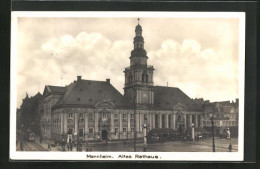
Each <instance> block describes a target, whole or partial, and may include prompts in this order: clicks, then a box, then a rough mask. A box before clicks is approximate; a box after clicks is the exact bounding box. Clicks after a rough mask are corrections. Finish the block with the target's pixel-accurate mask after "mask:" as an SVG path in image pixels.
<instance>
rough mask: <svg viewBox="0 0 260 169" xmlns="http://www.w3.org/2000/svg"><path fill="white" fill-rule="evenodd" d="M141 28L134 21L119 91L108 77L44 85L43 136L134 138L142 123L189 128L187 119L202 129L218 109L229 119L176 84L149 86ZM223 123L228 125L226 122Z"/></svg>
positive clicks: (235, 107)
mask: <svg viewBox="0 0 260 169" xmlns="http://www.w3.org/2000/svg"><path fill="white" fill-rule="evenodd" d="M142 31H143V30H142V27H141V25H139V23H138V25H137V26H136V28H135V37H134V41H133V44H134V45H133V46H134V49H133V50H132V51H131V56H130V66H129V67H127V68H125V70H124V71H123V72H124V75H125V86H124V95H122V94H121V93H120V92H119V91H118V90H117V89H116V88H115V87H114V86H113V85H112V84H111V83H110V79H106V81H93V80H84V79H82V78H81V76H78V77H77V80H75V81H74V82H72V83H71V84H69V85H68V86H65V87H60V86H49V85H46V86H45V89H44V93H43V98H44V99H43V110H44V111H43V113H42V118H41V129H42V133H43V136H44V138H46V139H53V140H57V141H61V140H62V139H66V140H67V141H72V140H73V139H75V137H77V139H80V140H82V141H88V140H98V139H108V140H115V139H133V138H134V130H135V129H136V132H137V138H140V137H143V125H144V124H147V126H148V128H147V130H148V131H149V130H152V129H154V128H171V129H173V130H178V129H180V127H183V128H184V129H188V128H191V126H192V124H194V126H195V128H207V127H209V123H208V121H209V116H212V115H213V114H217V113H218V114H226V115H225V116H224V115H223V116H222V115H221V116H219V121H221V118H224V119H225V120H224V121H229V120H228V119H230V118H231V117H228V116H229V115H227V114H230V112H226V113H224V111H222V109H217V110H218V111H216V108H215V107H216V104H215V103H210V102H208V101H204V100H203V99H191V98H190V97H189V96H187V95H186V94H185V93H184V92H182V91H181V90H180V89H179V88H176V87H165V86H154V82H153V72H154V71H155V69H154V67H153V66H150V65H147V59H148V56H147V52H146V51H145V48H144V38H143V36H142ZM237 103H238V102H237ZM218 105H222V104H218ZM231 107H232V108H233V109H232V108H230V109H229V110H230V111H231V109H232V111H233V112H234V113H235V114H236V116H235V117H236V118H235V120H234V121H236V122H235V124H234V126H238V118H237V117H238V104H232V105H231ZM222 108H223V106H222ZM226 109H228V108H226ZM226 109H225V110H226ZM223 110H224V109H223ZM135 111H136V113H135ZM227 111H228V110H227ZM134 115H136V116H135V117H134ZM135 118H136V123H134V119H135ZM134 124H135V125H136V126H134ZM225 124H226V127H227V126H229V122H227V123H225ZM232 124H233V123H231V125H232ZM223 126H224V125H223Z"/></svg>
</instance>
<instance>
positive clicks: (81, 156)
mask: <svg viewBox="0 0 260 169" xmlns="http://www.w3.org/2000/svg"><path fill="white" fill-rule="evenodd" d="M18 17H30V18H32V17H45V18H46V17H91V18H93V17H96V18H99V17H103V18H106V17H107V18H109V17H114V18H115V17H116V18H123V17H128V18H138V17H143V18H145V17H146V18H147V17H149V18H169V17H174V18H238V19H239V137H238V152H232V153H230V152H215V153H213V152H17V151H16V107H17V105H16V100H17V98H16V94H17V88H16V87H17V81H16V79H17V63H16V55H17V53H16V52H17V50H16V49H17V31H18V29H17V18H18ZM11 18H12V19H11V70H10V71H11V78H10V80H11V82H10V84H11V86H10V95H11V96H10V98H11V100H10V159H11V160H130V161H133V160H143V161H146V160H148V161H152V160H155V161H157V160H159V161H160V160H163V161H175V160H176V161H243V159H244V81H245V13H244V12H12V16H11ZM120 154H124V155H131V156H132V157H133V158H132V159H125V158H124V159H118V158H117V157H118V155H120ZM135 154H138V155H157V156H159V159H136V158H134V157H135ZM86 155H112V156H113V157H114V158H107V159H106V158H91V159H90V158H86Z"/></svg>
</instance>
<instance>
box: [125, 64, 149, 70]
mask: <svg viewBox="0 0 260 169" xmlns="http://www.w3.org/2000/svg"><path fill="white" fill-rule="evenodd" d="M131 68H147V69H149V68H153V66H152V65H141V64H140V65H139V64H138V65H132V66H129V67H126V68H125V70H129V69H131Z"/></svg>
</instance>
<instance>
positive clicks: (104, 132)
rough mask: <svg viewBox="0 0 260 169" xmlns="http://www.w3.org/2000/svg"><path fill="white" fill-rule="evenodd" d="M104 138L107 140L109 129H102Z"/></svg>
mask: <svg viewBox="0 0 260 169" xmlns="http://www.w3.org/2000/svg"><path fill="white" fill-rule="evenodd" d="M101 135H102V140H107V130H102V133H101Z"/></svg>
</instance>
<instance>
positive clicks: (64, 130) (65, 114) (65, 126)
mask: <svg viewBox="0 0 260 169" xmlns="http://www.w3.org/2000/svg"><path fill="white" fill-rule="evenodd" d="M63 114H64V123H63V132H64V134H67V128H68V127H67V122H68V120H67V115H68V114H67V113H66V112H63Z"/></svg>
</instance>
